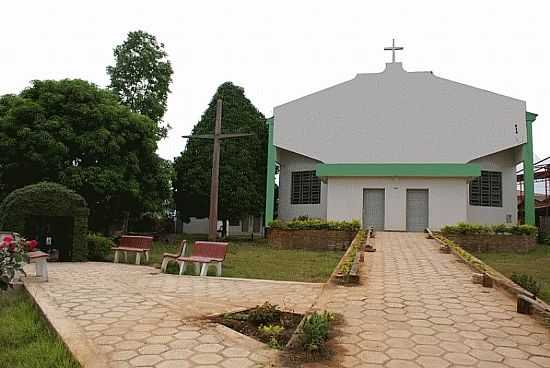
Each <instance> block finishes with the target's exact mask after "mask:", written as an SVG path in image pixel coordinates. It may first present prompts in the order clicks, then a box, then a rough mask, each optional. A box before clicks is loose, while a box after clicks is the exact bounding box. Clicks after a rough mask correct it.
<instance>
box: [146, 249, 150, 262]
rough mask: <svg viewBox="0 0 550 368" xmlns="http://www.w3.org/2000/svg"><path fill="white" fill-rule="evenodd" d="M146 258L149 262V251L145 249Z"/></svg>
mask: <svg viewBox="0 0 550 368" xmlns="http://www.w3.org/2000/svg"><path fill="white" fill-rule="evenodd" d="M145 260H146V261H147V262H149V252H148V251H145Z"/></svg>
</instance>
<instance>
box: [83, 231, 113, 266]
mask: <svg viewBox="0 0 550 368" xmlns="http://www.w3.org/2000/svg"><path fill="white" fill-rule="evenodd" d="M114 244H115V243H114V242H113V241H112V240H111V239H110V238H107V237H105V236H103V235H100V234H88V260H90V261H104V260H105V259H107V256H108V255H109V254H110V253H111V248H112V247H113V246H114Z"/></svg>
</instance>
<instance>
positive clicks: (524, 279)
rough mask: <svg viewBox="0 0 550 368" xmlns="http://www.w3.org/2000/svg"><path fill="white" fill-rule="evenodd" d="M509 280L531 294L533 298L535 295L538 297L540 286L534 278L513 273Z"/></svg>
mask: <svg viewBox="0 0 550 368" xmlns="http://www.w3.org/2000/svg"><path fill="white" fill-rule="evenodd" d="M510 279H511V280H512V281H513V282H515V283H516V284H518V285H519V286H521V287H522V288H524V289H525V290H527V291H529V292H530V293H531V294H533V296H534V297H535V298H536V297H537V295H539V293H540V289H541V284H540V282H538V281H537V280H536V279H535V278H534V277H532V276H530V275H526V274H524V273H520V274H517V273H513V274H512V276H511V277H510Z"/></svg>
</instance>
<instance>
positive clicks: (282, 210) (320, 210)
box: [277, 149, 327, 220]
mask: <svg viewBox="0 0 550 368" xmlns="http://www.w3.org/2000/svg"><path fill="white" fill-rule="evenodd" d="M277 161H278V163H279V165H280V172H279V214H278V215H279V219H281V220H291V219H293V218H295V217H299V216H309V217H311V218H322V219H325V218H326V216H327V185H326V184H325V183H323V182H321V203H320V204H291V203H290V194H291V188H290V186H291V181H292V172H293V171H307V170H315V168H316V166H317V165H318V164H319V161H316V160H312V159H311V158H308V157H305V156H302V155H298V154H296V153H293V152H289V151H286V150H282V149H277Z"/></svg>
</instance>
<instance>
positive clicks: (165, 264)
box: [160, 257, 170, 272]
mask: <svg viewBox="0 0 550 368" xmlns="http://www.w3.org/2000/svg"><path fill="white" fill-rule="evenodd" d="M168 262H170V258H168V257H163V258H162V264H161V265H160V272H166V267H168Z"/></svg>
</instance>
